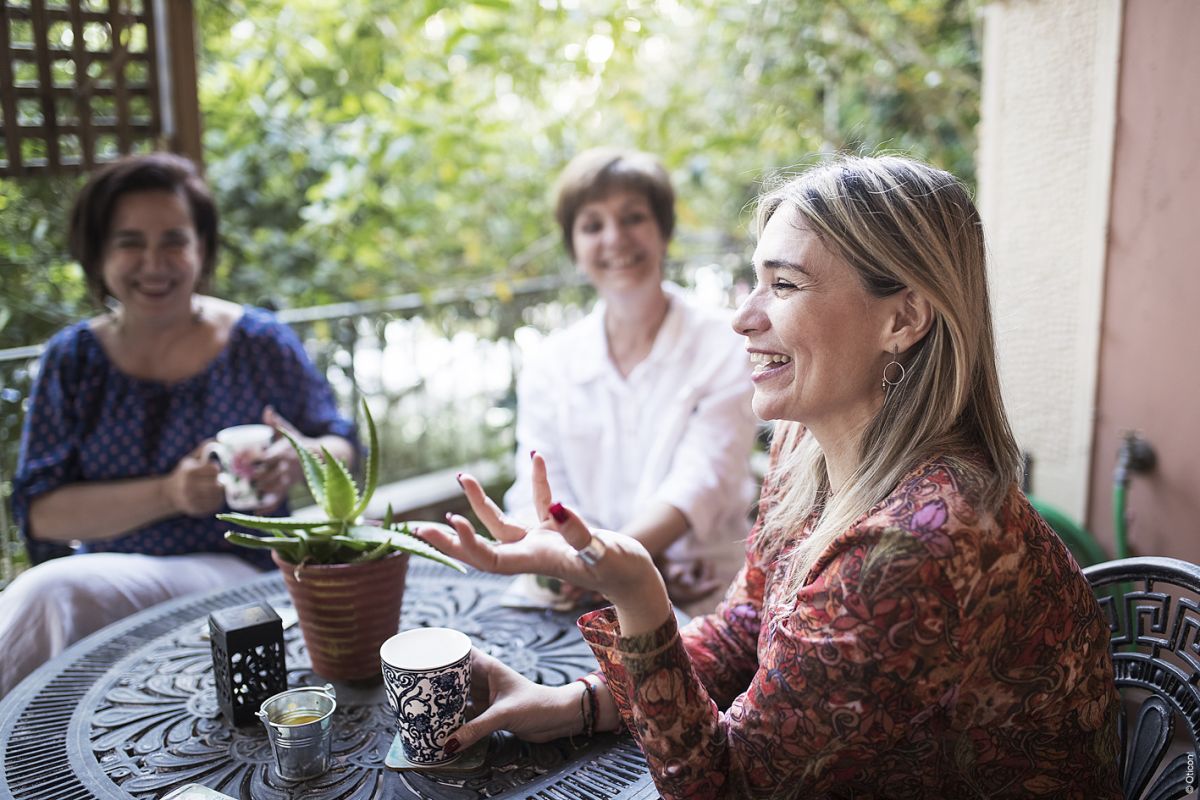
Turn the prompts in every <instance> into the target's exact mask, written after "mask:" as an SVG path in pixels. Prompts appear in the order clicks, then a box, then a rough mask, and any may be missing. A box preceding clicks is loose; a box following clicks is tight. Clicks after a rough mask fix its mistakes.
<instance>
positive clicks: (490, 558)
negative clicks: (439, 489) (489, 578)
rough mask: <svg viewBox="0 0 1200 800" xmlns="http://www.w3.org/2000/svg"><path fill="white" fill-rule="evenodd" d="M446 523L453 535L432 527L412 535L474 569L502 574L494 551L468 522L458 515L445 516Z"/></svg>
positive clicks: (422, 528)
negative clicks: (448, 524)
mask: <svg viewBox="0 0 1200 800" xmlns="http://www.w3.org/2000/svg"><path fill="white" fill-rule="evenodd" d="M446 521H447V522H448V523H450V526H451V528H452V529H453V530H454V533H450V532H448V531H444V530H442V529H441V528H435V527H433V526H426V527H420V528H417V529H416V530H415V531H413V533H414V534H416V535H417V536H419V537H421V538H422V539H424V540H425V541H426V542H428V543H429V544H431V545H433V546H434V547H436V548H437V549H438V550H441V551H442V552H443V553H445V554H446V555H448V556H450V557H452V558H457V559H458V560H459V561H462V562H464V563H466V564H470V565H471V566H472V567H475V568H476V569H479V570H483V571H484V572H500V573H501V574H503V573H502V571H501V570H500V569H499V563H498V559H497V558H496V551H495V550H494V549H493V548H492V546H491V545H490V544H488V542H486V541H484V540H483V539H481V538H480V537H479V536H477V535H476V534H475V528H474V527H473V526H472V525H471V523H470V521H469V520H467V519H466V518H465V517H461V516H459V515H458V514H447V515H446Z"/></svg>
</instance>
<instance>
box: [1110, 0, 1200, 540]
mask: <svg viewBox="0 0 1200 800" xmlns="http://www.w3.org/2000/svg"><path fill="white" fill-rule="evenodd" d="M1198 41H1200V2H1196V0H1150V1H1149V2H1147V1H1146V0H1127V2H1126V3H1125V7H1124V24H1123V30H1122V41H1121V67H1120V82H1119V95H1118V100H1117V130H1116V140H1115V153H1114V162H1113V185H1112V200H1111V217H1110V230H1109V247H1108V263H1107V268H1106V275H1105V288H1104V310H1103V320H1102V325H1101V334H1100V364H1099V367H1100V372H1099V382H1098V387H1097V415H1096V428H1095V430H1096V434H1095V444H1094V448H1093V456H1092V469H1091V493H1090V496H1091V500H1090V507H1089V514H1088V524H1089V527H1090V528H1091V529H1092V530H1093V531H1095V532H1096V534H1097V536H1098V538H1099V539H1100V541H1101V543H1102V544H1104V545H1105V547H1106V548H1107V549H1108V550H1109V551H1110V552H1111V551H1112V540H1113V522H1112V471H1113V466H1114V463H1115V460H1116V451H1117V447H1118V444H1119V436H1120V432H1121V431H1123V430H1126V429H1130V428H1134V429H1138V430H1140V431H1142V433H1143V434H1144V435H1145V437H1146V438H1147V439H1148V440H1149V441H1150V443H1151V444H1152V445H1153V446H1154V447H1155V449H1156V450H1157V452H1158V457H1159V463H1158V468H1157V470H1156V472H1155V473H1154V474H1153V475H1150V476H1147V477H1141V476H1139V477H1136V478H1135V480H1134V485H1133V487H1132V489H1131V491H1130V496H1129V508H1130V509H1131V511H1132V512H1133V524H1132V527H1131V530H1130V542H1131V546H1132V549H1133V551H1134V554H1137V555H1169V556H1174V557H1177V558H1184V559H1187V560H1189V561H1193V562H1200V47H1197V42H1198Z"/></svg>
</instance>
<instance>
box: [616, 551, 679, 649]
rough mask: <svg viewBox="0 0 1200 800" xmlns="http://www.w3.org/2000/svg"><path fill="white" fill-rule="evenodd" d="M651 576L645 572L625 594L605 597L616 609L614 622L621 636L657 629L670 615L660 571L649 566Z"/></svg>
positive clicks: (668, 599) (636, 634) (665, 587)
mask: <svg viewBox="0 0 1200 800" xmlns="http://www.w3.org/2000/svg"><path fill="white" fill-rule="evenodd" d="M651 569H652V570H653V575H646V576H645V579H644V580H643V581H640V583H639V586H638V587H637V588H636V589H635V590H634V591H631V592H629V593H628V595H627V596H624V595H623V596H619V597H609V598H608V599H609V600H611V601H612V604H613V606H615V607H616V610H617V622H618V623H619V624H620V626H621V635H622V636H638V635H641V634H643V633H651V632H653V631H656V630H658V628H659V626H661V625H662V624H663V623H664V622H666V621H667V618H668V617H670V616H671V599H670V597H669V596H668V595H667V585H666V584H665V583H664V582H663V578H662V574H661V573H659V571H658V569H657V568H656V567H654V566H653V562H651Z"/></svg>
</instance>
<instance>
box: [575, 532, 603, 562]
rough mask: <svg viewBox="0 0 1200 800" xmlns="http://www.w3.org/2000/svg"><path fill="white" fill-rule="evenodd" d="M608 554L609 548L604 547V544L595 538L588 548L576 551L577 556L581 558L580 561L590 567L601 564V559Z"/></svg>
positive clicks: (588, 544)
mask: <svg viewBox="0 0 1200 800" xmlns="http://www.w3.org/2000/svg"><path fill="white" fill-rule="evenodd" d="M607 552H608V548H607V547H605V546H604V542H603V541H601V540H600V539H597V538H596V537H595V536H593V537H592V539H591V541H590V542H588V543H587V546H586V547H582V548H580V549H578V550H576V551H575V555H577V556H579V560H580V561H582V562H583V563H585V564H587V565H588V566H589V567H594V566H596V565H597V564H599V563H600V559H602V558H604V554H605V553H607Z"/></svg>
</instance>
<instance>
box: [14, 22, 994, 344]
mask: <svg viewBox="0 0 1200 800" xmlns="http://www.w3.org/2000/svg"><path fill="white" fill-rule="evenodd" d="M196 6H197V13H198V23H199V38H200V46H201V56H200V57H201V64H200V72H201V76H200V102H201V109H202V111H203V114H204V126H205V131H204V134H205V135H204V143H205V158H206V168H207V172H208V177H209V179H210V181H211V183H212V184H213V186H214V189H215V190H216V192H217V195H218V202H219V205H220V208H221V210H222V213H223V218H224V222H223V225H224V235H223V239H224V241H223V245H224V255H223V257H222V259H221V265H220V268H219V272H218V276H219V279H218V281H217V287H216V288H217V291H218V293H220V294H222V295H224V296H227V297H230V298H233V299H237V300H243V301H251V302H258V301H262V300H265V299H270V300H273V301H275V302H279V303H281V304H286V305H293V306H294V305H304V304H310V303H319V302H327V301H332V300H342V299H360V298H367V297H377V296H380V295H382V294H390V293H395V292H405V291H428V290H429V289H431V288H433V287H437V286H445V285H460V284H469V283H474V282H478V281H480V280H487V281H493V282H498V283H499V284H500V285H501V286H502V284H503V283H504V282H506V281H509V280H512V279H516V278H519V277H523V276H525V275H529V274H535V273H538V272H544V271H548V270H555V269H561V268H563V266H564V264H563V256H562V255H561V253H560V250H561V248H559V247H558V245H557V233H556V231H555V230H554V226H553V223H552V220H551V212H550V208H549V198H548V195H549V187H550V183H551V181H552V179H553V177H554V175H555V174H556V173H557V172H558V170H559V169H560V168H561V167H562V165H563V164H564V163H565V162H566V160H567V159H569V158H570V157H571V156H572V155H573V154H575V153H576V152H578V151H579V150H580V149H582V148H584V147H588V146H592V145H597V144H619V145H629V146H635V147H640V148H643V149H647V150H651V151H653V152H656V153H659V154H660V155H661V156H662V157H663V159H664V161H665V162H666V163H667V166H668V167H669V168H670V169H671V171H672V173H673V175H674V176H675V179H676V182H677V188H678V189H679V194H680V209H679V210H680V223H681V224H680V228H681V232H682V233H683V234H684V235H685V236H686V235H687V234H688V233H706V234H715V235H717V236H718V237H720V238H721V240H723V241H726V242H729V241H733V242H737V241H743V240H744V239H745V237H746V230H745V222H746V214H745V209H746V206H747V204H748V202H749V201H750V200H751V199H752V198H753V196H754V194H755V192H756V190H757V187H758V182H759V181H760V180H761V179H762V178H763V177H764V176H766V175H769V174H770V173H772V172H775V171H777V170H780V169H785V170H786V169H788V168H794V167H796V166H800V165H803V164H805V163H809V162H811V161H812V160H814V159H815V158H817V157H819V156H820V155H821V154H823V153H828V152H831V151H837V150H851V151H867V152H870V151H873V150H876V149H878V148H886V149H890V150H897V151H903V152H908V153H912V154H913V155H916V156H918V157H922V158H927V159H929V160H931V161H933V162H935V163H938V164H940V165H942V166H945V167H947V168H948V169H951V170H952V171H954V172H956V173H957V174H959V175H961V176H963V177H964V178H966V179H967V180H968V181H971V180H973V172H974V170H973V151H974V146H975V139H974V128H975V124H976V121H977V118H978V104H979V103H978V94H979V49H978V44H979V36H978V32H977V31H976V29H975V26H976V24H977V19H976V17H977V8H976V5H975V3H974V2H972V0H832V1H831V2H826V1H824V0H822V1H821V2H817V0H688V1H687V2H685V1H684V0H536V1H535V0H476V2H458V3H450V4H443V3H441V2H432V1H431V0H405V2H394V0H340V2H336V3H335V2H329V0H199V1H198V2H197V4H196ZM77 185H78V180H77V179H56V180H53V181H30V180H24V181H20V182H17V181H11V180H0V209H3V210H2V213H0V258H2V259H3V261H4V265H3V267H2V270H3V274H2V280H3V285H2V286H0V303H4V304H6V305H5V306H0V345H3V346H11V345H16V344H23V343H27V342H30V341H37V340H39V339H41V338H44V337H45V335H47V334H48V333H49V332H50V331H51V330H53V329H54V328H55V327H58V326H59V325H60V324H62V322H64V321H66V320H69V319H71V318H75V317H77V316H79V315H82V314H84V313H86V307H85V304H84V297H83V294H84V293H83V288H82V282H81V280H80V279H79V277H78V276H77V274H76V273H74V272H72V271H71V268H70V266H69V263H68V261H67V259H66V256H65V255H64V249H65V247H64V242H63V232H62V221H63V220H64V218H65V212H66V208H65V204H66V202H67V200H68V199H69V197H70V195H71V193H72V192H73V191H74V187H75V186H77ZM5 323H7V324H5Z"/></svg>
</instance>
